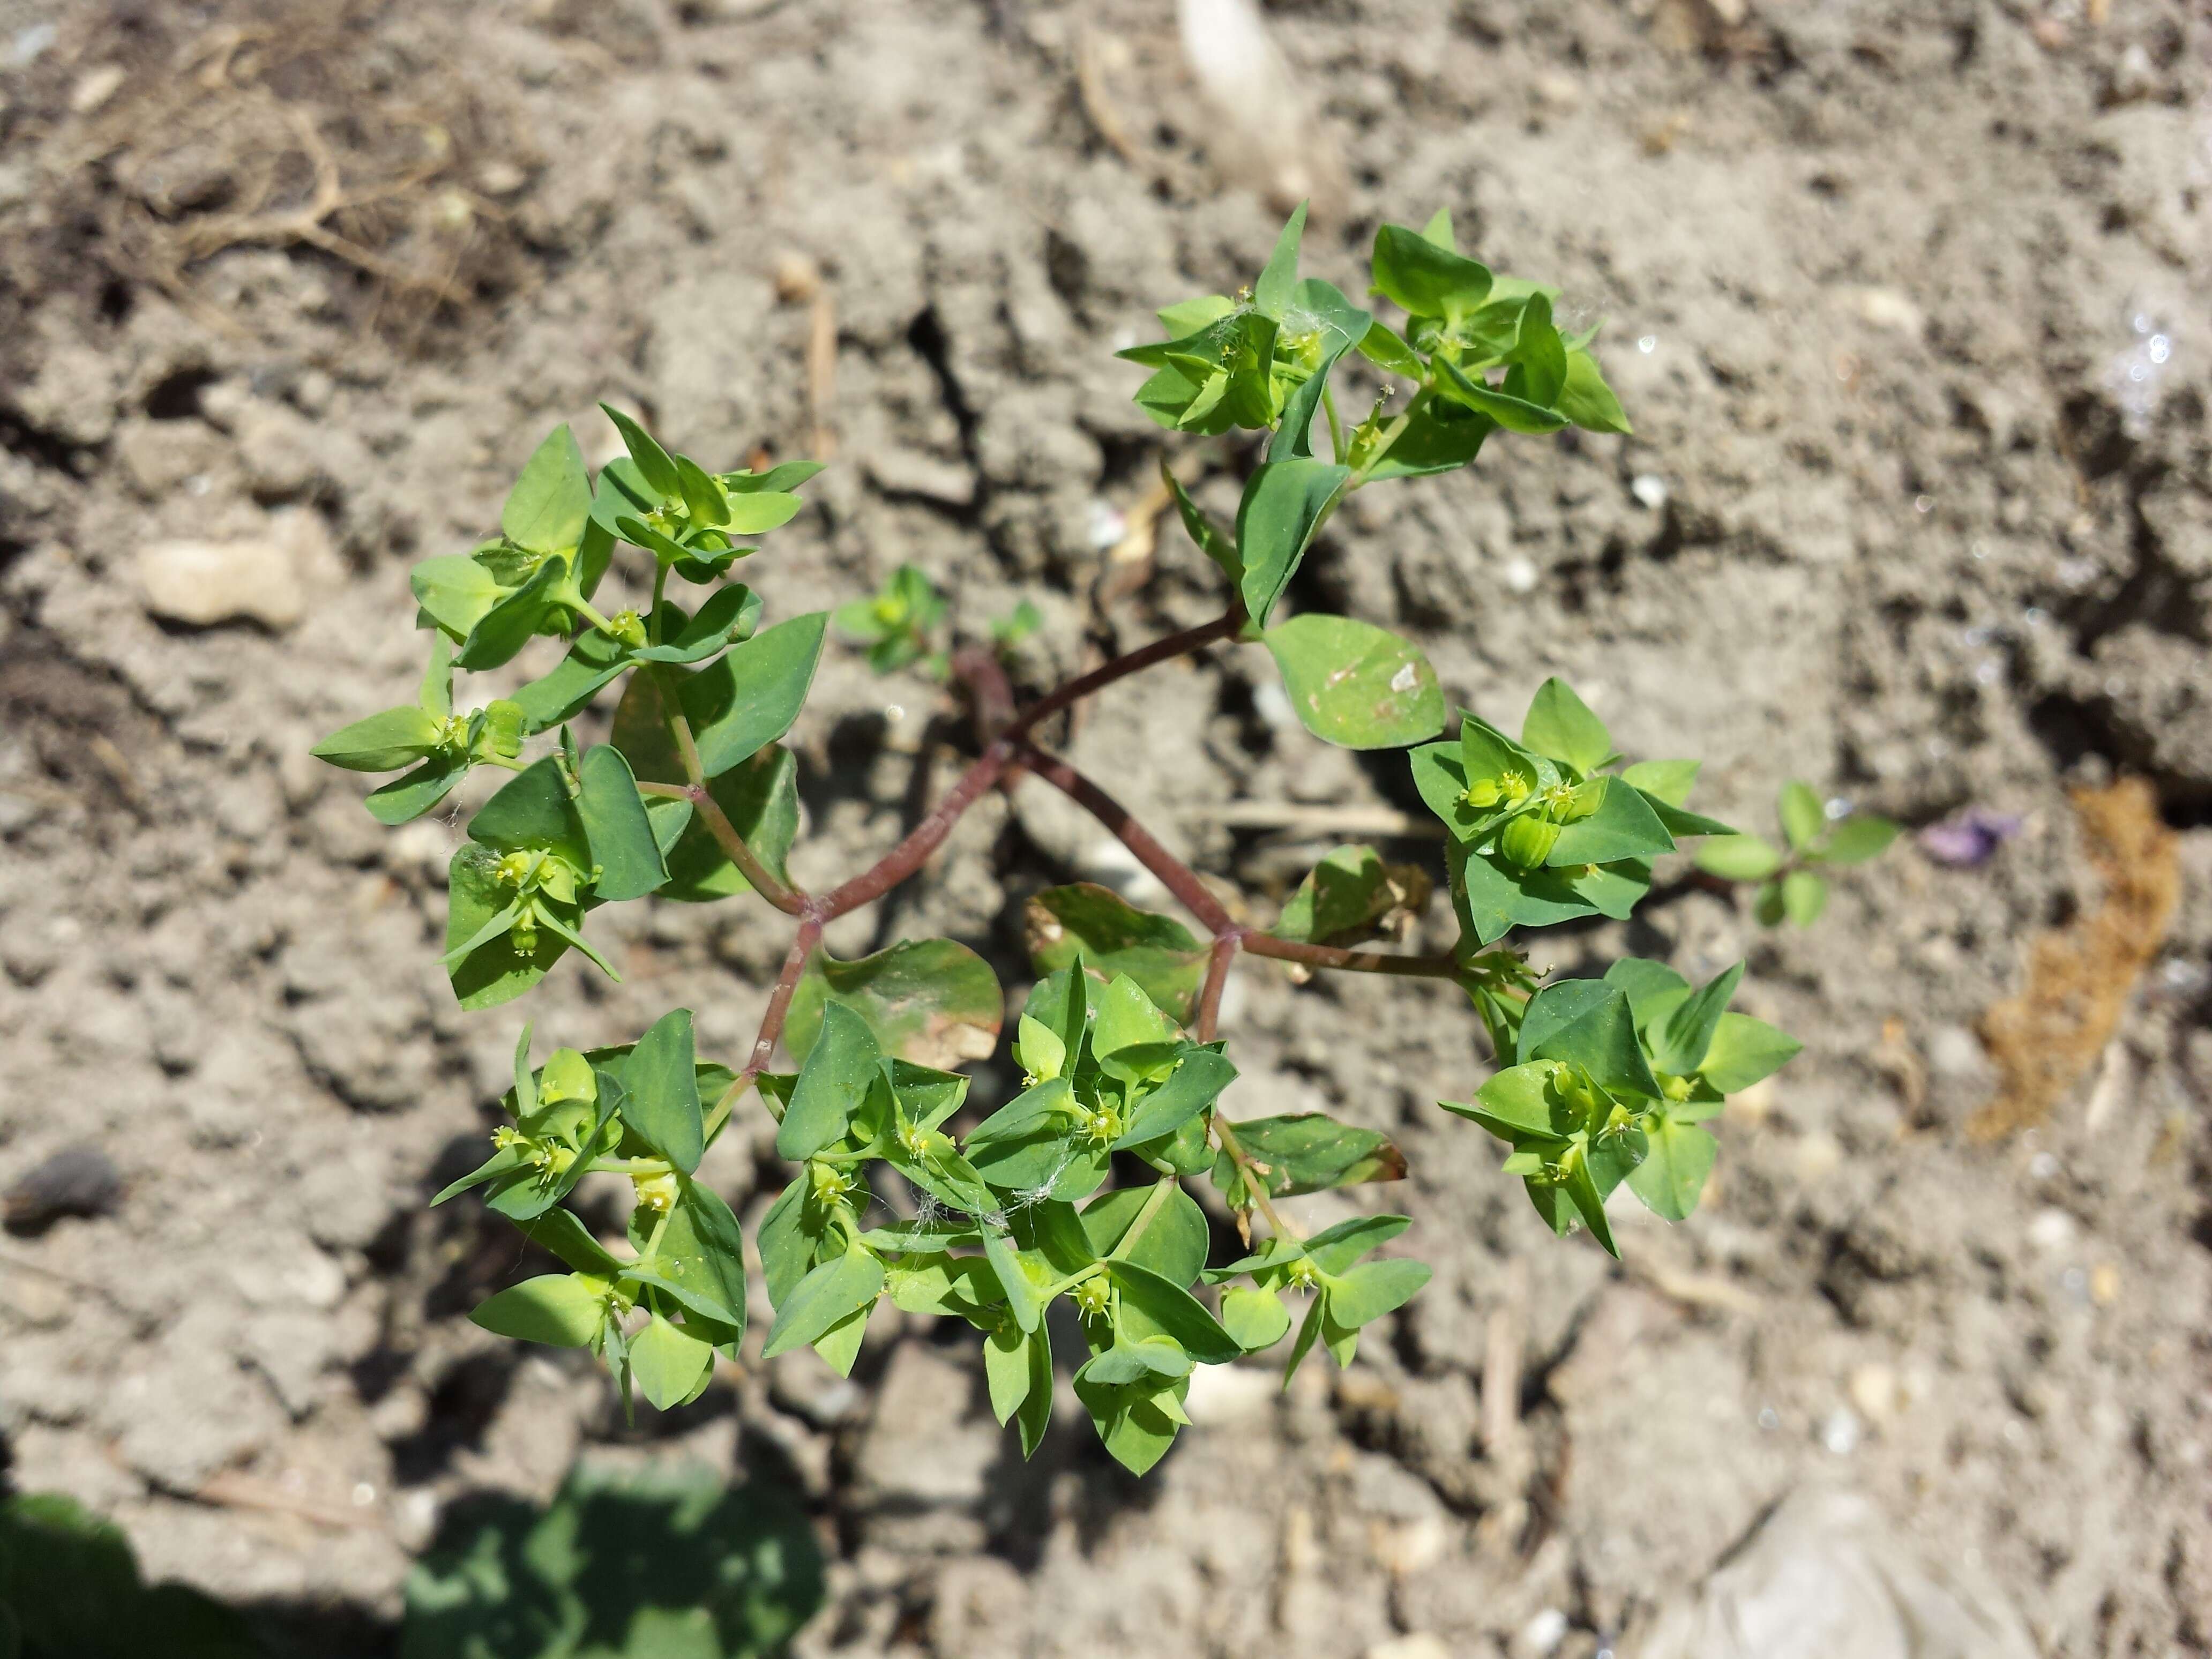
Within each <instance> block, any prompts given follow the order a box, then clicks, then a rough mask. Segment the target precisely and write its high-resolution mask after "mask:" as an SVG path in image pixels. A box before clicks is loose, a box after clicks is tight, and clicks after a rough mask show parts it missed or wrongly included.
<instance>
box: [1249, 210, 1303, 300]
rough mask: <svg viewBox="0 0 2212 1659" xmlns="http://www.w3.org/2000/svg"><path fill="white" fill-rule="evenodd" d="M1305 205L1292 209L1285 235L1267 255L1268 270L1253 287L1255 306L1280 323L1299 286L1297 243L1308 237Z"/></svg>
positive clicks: (1281, 235)
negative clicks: (1306, 233)
mask: <svg viewBox="0 0 2212 1659" xmlns="http://www.w3.org/2000/svg"><path fill="white" fill-rule="evenodd" d="M1305 228H1306V204H1304V202H1301V203H1299V204H1297V207H1295V208H1293V209H1292V210H1291V216H1290V219H1289V220H1288V222H1285V224H1284V226H1283V229H1282V234H1280V235H1279V236H1277V237H1276V239H1275V251H1274V252H1273V254H1271V255H1270V256H1268V259H1267V269H1266V270H1263V271H1261V273H1260V280H1259V281H1258V282H1257V283H1255V284H1254V285H1253V289H1252V304H1253V307H1255V309H1256V310H1257V311H1258V312H1259V313H1260V314H1261V316H1263V317H1272V318H1273V319H1275V320H1276V321H1277V322H1281V321H1282V320H1283V318H1284V315H1285V313H1287V312H1288V311H1289V310H1290V308H1291V301H1292V300H1293V299H1295V298H1296V297H1297V287H1298V241H1299V239H1300V238H1301V237H1303V236H1304V234H1305Z"/></svg>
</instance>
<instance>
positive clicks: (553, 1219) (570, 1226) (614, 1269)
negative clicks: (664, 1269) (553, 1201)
mask: <svg viewBox="0 0 2212 1659" xmlns="http://www.w3.org/2000/svg"><path fill="white" fill-rule="evenodd" d="M452 1190H453V1188H447V1192H448V1193H449V1192H451V1191H452ZM438 1196H439V1198H443V1197H445V1196H446V1193H441V1194H439V1195H438ZM436 1201H437V1200H432V1202H433V1203H435V1202H436ZM514 1225H516V1226H518V1227H520V1229H521V1230H522V1234H523V1237H526V1238H527V1239H528V1240H529V1241H530V1242H531V1243H533V1244H535V1245H537V1246H538V1248H539V1249H543V1250H547V1251H550V1252H551V1253H552V1254H553V1255H556V1256H558V1257H560V1258H561V1260H562V1261H565V1262H566V1263H568V1266H569V1267H573V1268H574V1269H575V1270H576V1271H577V1272H578V1273H590V1274H592V1275H593V1276H594V1277H596V1278H599V1279H614V1278H617V1277H618V1276H619V1275H620V1274H621V1273H622V1271H623V1265H624V1264H623V1263H622V1262H621V1261H617V1260H616V1259H615V1257H614V1256H613V1255H611V1254H610V1253H609V1252H608V1250H607V1248H606V1246H605V1245H604V1244H602V1243H599V1240H598V1239H596V1238H594V1237H592V1231H591V1229H590V1228H588V1227H586V1226H585V1225H584V1224H583V1221H582V1220H581V1219H580V1218H579V1217H578V1216H577V1214H576V1212H574V1210H564V1209H562V1208H561V1207H559V1206H557V1205H556V1206H555V1207H553V1208H552V1209H550V1210H547V1211H546V1212H544V1214H542V1215H535V1216H527V1217H525V1218H523V1219H522V1220H520V1221H518V1222H516V1223H515V1224H514Z"/></svg>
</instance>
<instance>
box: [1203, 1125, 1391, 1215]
mask: <svg viewBox="0 0 2212 1659" xmlns="http://www.w3.org/2000/svg"><path fill="white" fill-rule="evenodd" d="M1231 1127H1232V1128H1233V1129H1234V1130H1235V1132H1236V1134H1237V1143H1238V1144H1239V1145H1240V1146H1243V1149H1244V1152H1245V1154H1246V1156H1247V1157H1248V1158H1250V1159H1251V1161H1252V1164H1253V1165H1254V1172H1255V1174H1257V1175H1258V1176H1260V1177H1261V1179H1262V1180H1264V1181H1265V1182H1267V1193H1268V1196H1269V1197H1271V1198H1287V1197H1293V1196H1296V1195H1297V1194H1300V1193H1317V1192H1322V1191H1325V1190H1327V1189H1328V1188H1333V1187H1350V1186H1353V1185H1356V1184H1358V1183H1359V1182H1367V1181H1403V1180H1404V1179H1405V1178H1406V1155H1405V1154H1404V1153H1403V1152H1400V1151H1399V1150H1398V1148H1397V1147H1396V1146H1395V1145H1393V1144H1392V1142H1391V1140H1390V1138H1389V1136H1388V1135H1386V1134H1383V1133H1380V1132H1379V1131H1376V1130H1374V1129H1361V1128H1356V1127H1353V1126H1352V1125H1351V1124H1349V1123H1340V1122H1338V1121H1336V1120H1335V1119H1334V1118H1333V1117H1331V1116H1329V1115H1328V1113H1326V1112H1299V1113H1295V1114H1293V1115H1290V1116H1287V1117H1255V1118H1246V1119H1244V1120H1243V1121H1241V1122H1236V1123H1232V1124H1231ZM1236 1180H1237V1169H1236V1165H1235V1164H1234V1163H1233V1162H1232V1161H1231V1158H1230V1157H1229V1154H1228V1153H1226V1152H1224V1153H1222V1154H1221V1156H1220V1158H1218V1160H1217V1161H1216V1162H1215V1164H1214V1166H1213V1182H1214V1185H1216V1186H1217V1187H1219V1188H1222V1189H1223V1190H1224V1191H1228V1190H1229V1189H1230V1188H1231V1183H1232V1182H1235V1181H1236Z"/></svg>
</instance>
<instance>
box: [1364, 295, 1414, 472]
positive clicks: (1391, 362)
mask: <svg viewBox="0 0 2212 1659" xmlns="http://www.w3.org/2000/svg"><path fill="white" fill-rule="evenodd" d="M1359 355H1360V356H1363V357H1364V358H1366V359H1367V361H1368V362H1370V363H1372V364H1374V365H1375V367H1376V368H1387V369H1389V371H1390V373H1392V374H1402V375H1404V376H1405V377H1406V378H1407V380H1419V379H1420V378H1421V360H1420V359H1419V357H1416V356H1414V355H1413V347H1411V346H1409V345H1407V343H1406V342H1405V340H1404V338H1403V337H1401V336H1400V334H1399V333H1398V331H1397V330H1395V329H1394V328H1392V327H1391V326H1390V325H1389V324H1388V323H1385V322H1383V321H1382V320H1381V319H1375V320H1372V321H1370V323H1369V324H1368V325H1367V332H1366V333H1364V334H1363V335H1361V336H1360V337H1359ZM1394 447H1395V446H1394Z"/></svg>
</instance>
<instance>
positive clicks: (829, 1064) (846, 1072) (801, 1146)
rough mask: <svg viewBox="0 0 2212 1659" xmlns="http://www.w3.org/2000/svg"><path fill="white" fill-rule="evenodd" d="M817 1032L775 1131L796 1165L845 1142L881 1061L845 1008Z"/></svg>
mask: <svg viewBox="0 0 2212 1659" xmlns="http://www.w3.org/2000/svg"><path fill="white" fill-rule="evenodd" d="M815 1031H816V1034H817V1036H816V1040H815V1041H813V1042H811V1043H809V1044H808V1046H807V1054H806V1060H805V1065H803V1066H800V1067H799V1081H798V1083H797V1084H796V1085H794V1086H793V1089H792V1091H791V1109H790V1110H788V1111H787V1112H786V1113H785V1114H784V1116H783V1121H782V1123H781V1124H780V1125H779V1126H778V1127H777V1129H776V1136H775V1150H776V1152H777V1154H778V1156H780V1157H783V1158H790V1159H792V1160H793V1162H794V1163H795V1162H797V1161H798V1160H799V1159H800V1158H811V1157H813V1156H814V1154H815V1153H817V1152H820V1151H821V1150H822V1149H823V1147H825V1146H833V1145H835V1144H836V1142H837V1141H840V1140H842V1139H844V1137H845V1131H846V1128H847V1127H848V1125H849V1124H850V1123H851V1122H852V1120H853V1114H854V1112H855V1111H856V1110H858V1109H859V1108H860V1102H861V1101H862V1099H863V1098H865V1097H866V1094H867V1092H868V1089H869V1086H870V1085H872V1083H873V1082H874V1081H875V1078H876V1074H877V1066H878V1061H879V1060H881V1059H882V1058H883V1050H882V1049H881V1048H879V1047H878V1044H877V1042H876V1036H875V1033H874V1032H873V1031H872V1030H870V1029H869V1028H868V1023H867V1022H866V1020H864V1019H862V1018H860V1015H859V1014H857V1013H855V1012H853V1010H852V1009H850V1008H848V1007H846V1006H844V1005H843V1004H842V1003H836V1002H833V1003H830V1004H829V1005H828V1006H825V1007H823V1009H822V1010H821V1014H820V1018H818V1019H817V1022H816V1025H815ZM817 1334H818V1333H817ZM805 1340H806V1341H808V1342H811V1341H812V1340H814V1338H813V1337H811V1336H810V1337H807V1338H805Z"/></svg>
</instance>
